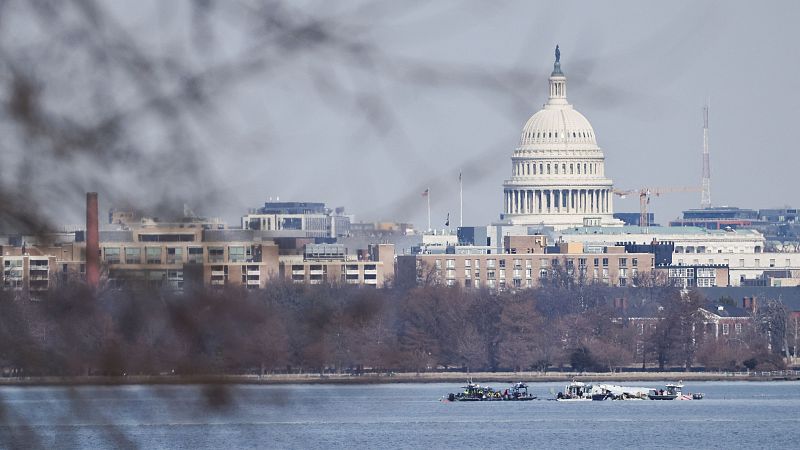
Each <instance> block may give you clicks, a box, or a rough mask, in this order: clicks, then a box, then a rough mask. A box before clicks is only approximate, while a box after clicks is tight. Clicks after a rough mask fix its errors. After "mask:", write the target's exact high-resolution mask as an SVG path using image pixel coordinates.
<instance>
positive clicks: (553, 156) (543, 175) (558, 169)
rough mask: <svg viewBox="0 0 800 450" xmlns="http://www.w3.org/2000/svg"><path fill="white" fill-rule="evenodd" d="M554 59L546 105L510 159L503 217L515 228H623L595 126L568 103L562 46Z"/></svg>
mask: <svg viewBox="0 0 800 450" xmlns="http://www.w3.org/2000/svg"><path fill="white" fill-rule="evenodd" d="M555 56H556V60H555V64H554V65H553V73H551V74H550V92H549V97H548V100H547V103H545V105H544V107H543V108H542V109H541V110H540V111H539V112H537V113H536V114H534V115H533V116H531V118H530V119H528V122H527V123H526V124H525V127H524V128H523V129H522V135H521V137H520V140H519V146H518V147H517V148H516V150H514V154H513V156H512V157H511V178H510V179H508V180H506V181H505V182H504V183H503V191H504V208H503V216H502V217H503V219H505V220H506V221H507V222H509V223H511V224H512V225H538V226H546V227H552V228H553V229H555V230H561V229H564V228H573V227H582V226H621V225H622V222H621V221H619V220H618V219H615V218H614V217H613V213H614V208H613V202H612V200H613V196H614V193H613V190H612V189H613V188H612V184H613V183H612V181H611V179H610V178H607V177H606V176H605V156H604V155H603V151H602V150H601V149H600V147H598V145H597V139H596V137H595V134H594V130H593V129H592V125H591V124H590V123H589V121H588V120H586V117H584V116H583V114H581V113H579V112H578V111H576V110H575V109H574V108H573V107H572V105H570V104H569V103H568V102H567V78H566V77H565V76H564V73H563V72H562V71H561V61H560V59H561V52H560V50H559V48H558V46H556V54H555Z"/></svg>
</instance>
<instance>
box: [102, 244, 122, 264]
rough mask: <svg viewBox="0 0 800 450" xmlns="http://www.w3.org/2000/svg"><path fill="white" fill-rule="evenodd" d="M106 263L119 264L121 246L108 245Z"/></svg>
mask: <svg viewBox="0 0 800 450" xmlns="http://www.w3.org/2000/svg"><path fill="white" fill-rule="evenodd" d="M105 254H106V264H119V247H106V248H105Z"/></svg>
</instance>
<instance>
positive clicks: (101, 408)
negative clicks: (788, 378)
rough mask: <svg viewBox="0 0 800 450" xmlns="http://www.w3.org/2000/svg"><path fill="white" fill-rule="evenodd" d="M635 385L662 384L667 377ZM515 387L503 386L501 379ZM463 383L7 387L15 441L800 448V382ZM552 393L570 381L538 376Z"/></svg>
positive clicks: (2, 419)
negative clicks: (690, 395) (472, 392)
mask: <svg viewBox="0 0 800 450" xmlns="http://www.w3.org/2000/svg"><path fill="white" fill-rule="evenodd" d="M625 384H626V385H634V386H645V387H657V386H658V384H659V383H653V382H641V383H625ZM491 385H492V386H493V387H495V388H506V387H508V386H506V385H505V384H503V383H493V384H491ZM458 388H459V386H458V385H457V384H388V385H365V386H334V385H310V386H308V385H288V386H274V385H273V386H266V385H241V386H233V387H228V388H225V389H224V390H220V389H216V388H207V387H202V386H111V387H76V388H64V387H2V388H0V447H3V448H148V449H149V448H185V449H205V448H209V449H222V448H297V449H317V448H325V449H328V448H353V447H359V448H481V449H483V448H525V447H527V448H533V447H535V448H565V447H566V448H730V447H735V448H798V447H799V446H800V439H798V437H797V436H796V433H798V429H800V428H798V425H800V383H798V382H761V383H759V382H694V383H687V385H686V388H685V389H684V391H685V392H689V391H690V392H704V393H705V394H706V398H705V399H704V400H701V401H671V402H670V401H666V402H665V401H629V402H621V401H605V402H582V403H581V402H579V403H561V402H554V401H544V400H543V401H531V402H474V403H473V402H470V403H448V402H440V401H439V398H440V397H441V396H442V395H444V394H446V393H448V392H455V391H457V390H458ZM530 390H531V392H533V393H534V394H536V395H538V396H540V398H547V397H552V395H551V393H550V392H551V391H559V390H563V383H531V384H530Z"/></svg>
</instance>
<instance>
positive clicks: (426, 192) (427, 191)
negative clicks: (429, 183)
mask: <svg viewBox="0 0 800 450" xmlns="http://www.w3.org/2000/svg"><path fill="white" fill-rule="evenodd" d="M430 191H431V188H428V189H425V190H424V191H422V196H423V197H427V196H428V194H429V193H430Z"/></svg>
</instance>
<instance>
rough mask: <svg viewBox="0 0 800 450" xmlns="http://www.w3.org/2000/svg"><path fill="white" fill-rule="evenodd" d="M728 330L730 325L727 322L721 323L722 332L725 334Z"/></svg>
mask: <svg viewBox="0 0 800 450" xmlns="http://www.w3.org/2000/svg"><path fill="white" fill-rule="evenodd" d="M729 332H730V325H729V324H727V323H723V324H722V334H723V335H727V334H728V333H729Z"/></svg>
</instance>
